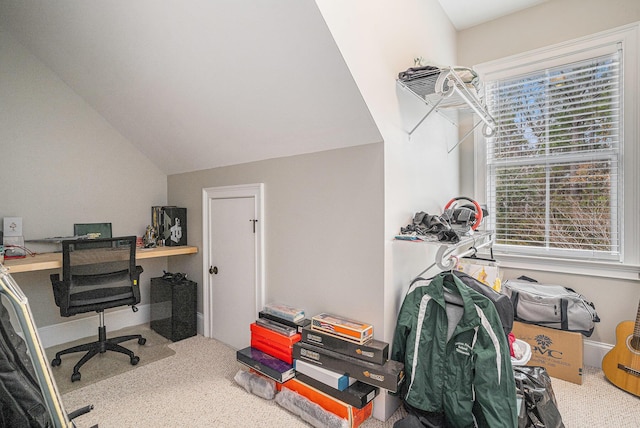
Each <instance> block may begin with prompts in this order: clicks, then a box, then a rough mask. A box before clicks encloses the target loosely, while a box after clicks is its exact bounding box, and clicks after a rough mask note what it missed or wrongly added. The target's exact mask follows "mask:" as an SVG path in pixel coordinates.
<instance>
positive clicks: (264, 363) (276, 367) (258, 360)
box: [236, 347, 296, 383]
mask: <svg viewBox="0 0 640 428" xmlns="http://www.w3.org/2000/svg"><path fill="white" fill-rule="evenodd" d="M236 359H237V360H238V362H240V363H242V364H244V365H245V366H247V367H249V368H252V369H254V370H256V371H258V372H260V373H262V374H263V375H265V376H267V377H269V378H271V379H273V380H275V381H276V382H280V383H283V382H286V381H287V380H289V379H291V378H293V377H294V376H295V374H296V371H295V369H294V368H293V366H292V365H291V364H287V363H285V362H284V361H282V360H279V359H278V358H275V357H272V356H271V355H269V354H267V353H265V352H262V351H261V350H259V349H255V348H251V347H247V348H244V349H240V350H239V351H237V352H236Z"/></svg>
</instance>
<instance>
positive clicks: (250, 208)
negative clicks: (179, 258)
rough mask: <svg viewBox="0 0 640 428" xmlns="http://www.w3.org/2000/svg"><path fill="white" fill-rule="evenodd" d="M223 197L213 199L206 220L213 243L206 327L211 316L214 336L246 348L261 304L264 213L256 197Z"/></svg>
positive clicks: (210, 244) (210, 245)
mask: <svg viewBox="0 0 640 428" xmlns="http://www.w3.org/2000/svg"><path fill="white" fill-rule="evenodd" d="M219 196H221V195H215V197H209V198H208V216H207V217H204V218H205V219H206V220H205V222H207V226H208V227H205V228H204V229H205V230H206V229H208V237H207V239H206V240H204V241H203V242H205V243H207V244H206V245H208V251H206V253H208V255H207V259H205V260H204V262H205V264H206V266H204V267H205V276H206V278H207V280H205V287H208V291H209V292H208V293H205V294H208V296H204V297H205V299H207V298H208V302H209V305H208V309H207V308H205V312H208V315H209V316H208V317H207V316H206V315H205V323H206V322H207V318H208V326H209V329H208V331H209V334H208V336H209V337H212V338H214V339H216V340H219V341H221V342H223V343H225V344H227V345H229V346H231V347H232V348H234V349H241V348H244V347H247V346H249V345H250V342H251V340H250V339H251V335H250V330H249V325H250V324H251V323H253V322H255V319H256V316H257V311H258V310H260V308H261V305H262V301H261V299H262V296H261V287H260V285H259V281H258V276H259V275H258V273H259V271H260V269H258V260H257V255H258V253H259V251H257V250H258V249H259V248H260V246H259V245H258V243H259V241H258V237H259V236H260V234H259V233H258V232H259V231H260V228H259V226H258V223H259V222H260V219H259V218H258V217H259V212H260V211H259V210H258V209H257V202H258V201H257V198H256V197H255V196H254V195H249V196H240V197H219ZM222 196H224V194H222ZM207 283H208V284H207ZM205 302H207V300H205ZM205 334H206V331H205Z"/></svg>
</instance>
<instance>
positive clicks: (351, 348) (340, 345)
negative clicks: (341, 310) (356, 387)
mask: <svg viewBox="0 0 640 428" xmlns="http://www.w3.org/2000/svg"><path fill="white" fill-rule="evenodd" d="M302 340H303V341H304V342H307V343H312V344H314V345H316V346H320V347H322V348H327V349H330V350H332V351H336V352H339V353H341V354H345V355H349V356H350V357H354V358H358V359H360V360H364V361H370V362H372V363H376V364H384V363H385V361H387V360H388V359H389V344H388V343H386V342H382V341H380V340H375V339H371V340H370V341H369V342H367V343H366V344H364V345H360V344H357V343H352V342H349V341H346V340H344V339H341V338H339V337H335V336H332V335H330V334H327V333H323V332H321V331H317V330H312V329H311V328H310V327H304V328H303V329H302Z"/></svg>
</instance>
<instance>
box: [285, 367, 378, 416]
mask: <svg viewBox="0 0 640 428" xmlns="http://www.w3.org/2000/svg"><path fill="white" fill-rule="evenodd" d="M296 379H297V380H299V381H300V382H302V383H306V384H307V385H309V386H311V387H313V388H315V389H317V390H319V391H322V392H324V393H325V394H327V395H330V396H332V397H333V398H335V399H338V400H340V401H343V402H345V403H346V404H350V405H352V406H353V407H355V408H356V409H362V408H363V407H364V406H366V405H367V404H369V403H370V402H371V401H373V399H374V398H376V395H378V392H379V391H380V389H379V388H378V387H375V386H373V385H369V384H366V383H364V382H360V381H359V380H357V381H356V382H355V383H354V384H353V385H351V386H350V387H349V388H347V389H345V390H344V391H339V390H337V389H335V388H332V387H330V386H329V385H325V384H324V383H322V382H320V381H319V380H316V379H314V378H312V377H310V376H307V375H305V374H304V373H300V372H296Z"/></svg>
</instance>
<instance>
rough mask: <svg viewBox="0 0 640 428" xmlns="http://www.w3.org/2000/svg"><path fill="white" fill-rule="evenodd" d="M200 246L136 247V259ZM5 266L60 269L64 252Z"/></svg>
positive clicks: (187, 251) (193, 251) (185, 251)
mask: <svg viewBox="0 0 640 428" xmlns="http://www.w3.org/2000/svg"><path fill="white" fill-rule="evenodd" d="M197 252H198V247H192V246H186V245H184V246H179V247H156V248H138V249H136V260H141V259H151V258H156V257H167V256H178V255H181V254H196V253H197ZM4 266H5V267H6V268H8V269H9V273H11V274H14V273H20V272H33V271H39V270H47V269H60V268H61V267H62V253H42V254H36V255H35V256H27V257H25V258H23V259H13V260H5V262H4Z"/></svg>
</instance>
